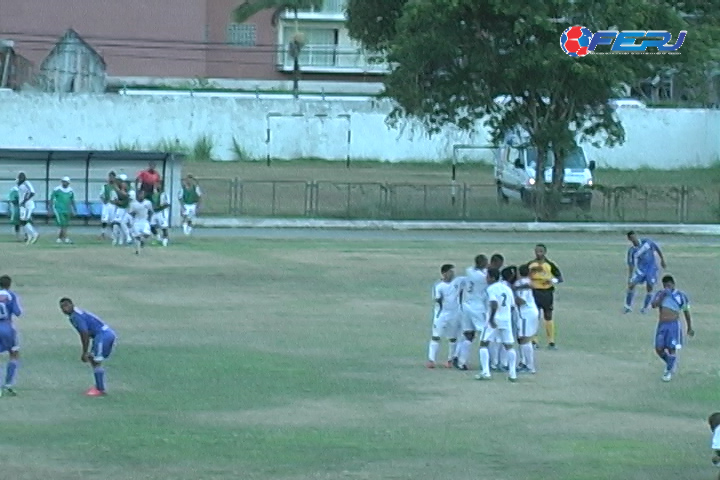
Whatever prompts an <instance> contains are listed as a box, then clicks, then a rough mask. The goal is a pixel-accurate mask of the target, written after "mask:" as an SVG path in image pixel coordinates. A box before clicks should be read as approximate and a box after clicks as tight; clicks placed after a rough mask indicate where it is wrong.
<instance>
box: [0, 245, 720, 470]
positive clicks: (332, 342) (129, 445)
mask: <svg viewBox="0 0 720 480" xmlns="http://www.w3.org/2000/svg"><path fill="white" fill-rule="evenodd" d="M488 238H490V237H488ZM514 238H515V239H516V240H520V241H518V242H513V241H500V239H499V238H497V236H495V237H492V238H491V239H490V240H485V239H484V237H483V236H482V235H477V234H474V235H472V236H471V235H463V234H458V240H457V241H423V240H421V239H415V240H407V239H405V240H400V239H393V238H388V239H384V240H373V241H370V240H362V239H345V240H343V239H337V240H331V239H315V240H301V239H295V240H291V239H290V240H288V239H276V240H268V239H263V240H260V239H251V238H231V239H205V238H193V239H191V240H185V239H179V240H178V241H177V242H176V243H175V244H174V245H172V246H171V247H170V248H167V249H162V248H152V249H149V250H148V251H147V252H145V253H146V255H145V256H144V257H141V258H136V257H135V256H134V255H132V254H131V253H130V251H128V250H126V249H122V248H120V249H113V248H111V247H109V246H105V245H97V243H96V242H94V241H91V240H89V239H87V240H85V241H84V242H83V241H82V239H80V240H81V242H80V244H78V245H75V246H70V247H65V248H63V246H55V245H54V244H50V243H49V242H50V240H48V239H47V237H46V238H44V239H41V241H40V242H39V243H38V244H37V245H35V246H34V247H25V246H23V245H19V244H15V243H10V242H4V243H3V244H2V250H3V262H2V271H1V273H3V274H4V273H7V274H10V275H12V276H13V277H14V278H15V285H14V287H15V290H16V291H17V292H18V293H19V294H20V295H21V297H22V300H23V305H24V307H25V317H24V318H22V319H21V320H20V321H19V322H18V325H19V328H20V329H21V334H22V342H23V355H24V360H23V363H22V367H21V370H20V372H19V377H18V383H19V384H18V390H19V392H20V396H18V397H16V398H5V397H3V398H2V399H0V418H1V419H2V420H0V471H2V473H3V474H2V477H3V478H8V479H14V480H35V479H41V478H42V479H47V478H51V479H53V480H71V479H72V480H77V479H78V478H102V479H104V480H124V479H128V480H129V479H133V480H136V479H137V480H139V479H145V480H155V479H157V480H160V479H163V480H165V479H174V480H197V479H202V480H213V479H217V480H219V479H279V480H300V479H318V480H319V479H325V480H331V479H332V480H334V479H407V480H410V479H413V480H437V479H443V478H448V479H454V480H466V479H467V480H470V479H473V480H476V479H493V480H519V479H549V478H552V479H554V480H590V479H628V480H677V479H694V480H697V479H708V480H709V479H711V478H715V475H716V474H715V472H714V471H713V469H712V467H711V465H710V461H709V454H710V449H709V430H708V428H707V426H706V424H705V423H704V422H705V418H706V417H707V415H708V414H709V413H710V412H712V411H714V410H718V409H719V408H718V403H717V399H718V394H717V392H718V375H719V373H720V372H719V371H718V364H717V338H718V334H720V325H719V324H718V323H717V322H716V319H715V314H716V295H715V290H716V285H717V280H718V275H717V270H716V267H715V266H716V265H717V264H718V263H717V262H718V260H719V257H720V254H718V250H717V248H716V247H712V248H711V247H709V246H703V245H702V244H689V245H683V243H682V241H671V240H670V239H659V240H660V241H661V245H663V246H664V248H665V251H666V256H667V258H668V263H669V268H670V271H671V272H672V273H673V274H675V275H676V276H677V278H678V281H679V284H680V286H681V287H682V288H684V289H686V290H687V291H688V292H689V294H690V295H691V297H692V300H693V302H694V307H693V308H694V315H695V317H696V330H697V337H696V338H695V339H693V340H692V341H690V342H689V345H687V347H686V348H685V349H683V350H682V354H681V359H680V373H679V375H678V376H677V377H676V378H675V379H673V381H672V382H671V383H669V384H665V383H662V382H661V381H660V375H661V373H662V372H661V371H662V366H661V363H660V361H659V360H657V359H656V358H655V357H654V355H653V353H652V349H651V340H652V337H653V332H654V326H655V322H654V316H651V315H647V316H641V315H639V314H632V315H628V316H623V315H621V314H620V313H619V312H620V306H621V303H622V298H623V282H624V280H625V267H624V265H623V259H624V252H625V248H626V245H625V244H624V242H623V241H622V238H617V237H603V236H598V235H592V236H577V235H576V236H573V237H570V238H567V237H565V238H567V240H565V241H553V242H550V241H549V242H548V244H549V247H550V251H549V254H550V256H551V258H553V259H555V260H556V261H557V262H558V263H559V264H560V266H561V267H562V268H563V269H564V271H565V275H566V277H567V282H566V284H565V285H563V287H562V288H561V290H560V292H559V295H558V297H559V298H558V307H557V319H558V344H559V346H560V350H559V351H556V352H549V351H545V350H539V351H538V357H539V358H538V368H539V372H538V374H537V375H535V376H523V377H521V380H520V381H519V382H518V383H516V384H510V383H508V382H506V381H504V378H501V377H496V378H495V379H494V380H493V381H492V382H490V383H480V382H476V381H475V380H473V379H472V374H473V373H475V372H468V373H467V374H466V373H464V372H459V371H451V370H444V369H440V370H434V371H429V370H426V369H424V368H423V367H422V364H423V361H424V357H425V352H426V345H427V343H426V342H427V340H428V334H429V329H430V304H429V291H430V285H431V284H432V283H433V282H434V281H435V279H436V277H437V271H436V270H437V268H438V266H439V265H440V264H441V263H443V262H446V261H452V262H456V263H457V264H458V266H465V265H466V264H468V263H469V260H470V259H471V258H472V257H473V256H474V255H475V254H477V253H479V252H480V251H484V252H486V253H493V252H495V251H501V252H502V253H504V254H505V256H506V258H507V259H508V260H509V261H510V262H520V261H523V260H527V259H528V255H529V254H530V253H531V252H532V245H533V243H534V242H535V241H537V240H540V238H531V237H521V236H517V237H514ZM63 295H68V296H70V297H72V298H73V299H75V301H76V303H77V305H78V306H80V307H81V308H86V309H88V310H90V311H92V312H94V313H96V314H98V315H99V316H101V317H102V318H104V319H105V320H106V321H107V322H108V323H109V324H110V325H111V326H112V327H114V329H115V330H116V331H117V332H118V334H119V338H120V339H119V344H118V346H117V348H116V350H115V352H114V354H113V357H112V358H111V359H110V361H109V362H108V363H107V381H108V387H109V389H110V395H109V396H108V397H106V398H86V397H83V396H82V395H81V393H82V392H83V391H84V390H85V389H86V388H87V387H88V386H89V384H90V381H91V375H90V372H89V368H88V367H87V366H86V365H84V364H82V363H81V362H80V361H79V356H80V347H79V341H78V339H77V335H76V334H75V332H74V331H73V330H72V328H71V327H70V325H69V323H68V321H67V319H66V318H64V317H63V316H62V315H61V313H60V311H59V309H58V307H57V300H58V299H59V298H60V297H61V296H63ZM441 355H444V351H443V352H441ZM475 357H476V356H475V355H473V360H474V361H473V365H472V366H473V368H474V367H475V366H476V363H477V362H476V360H475Z"/></svg>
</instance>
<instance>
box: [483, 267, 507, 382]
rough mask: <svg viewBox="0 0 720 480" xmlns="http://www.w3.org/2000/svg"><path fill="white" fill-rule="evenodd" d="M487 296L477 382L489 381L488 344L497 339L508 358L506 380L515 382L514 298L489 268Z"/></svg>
mask: <svg viewBox="0 0 720 480" xmlns="http://www.w3.org/2000/svg"><path fill="white" fill-rule="evenodd" d="M487 282H488V288H487V296H488V307H489V311H490V312H489V315H488V319H487V323H486V324H485V327H484V328H483V331H482V333H481V334H480V351H479V354H480V370H481V371H480V373H479V374H478V375H477V376H476V377H475V378H476V379H477V380H489V379H490V378H491V375H490V352H489V351H488V346H489V345H490V342H493V341H495V340H496V339H497V338H499V339H500V342H501V343H502V344H503V346H504V347H505V350H506V351H507V358H508V366H509V370H508V380H510V381H511V382H514V381H516V380H517V369H516V365H517V353H516V352H515V349H514V348H513V344H514V343H515V339H514V338H513V334H512V308H513V306H514V305H515V296H514V294H513V292H512V290H511V289H510V287H508V286H507V285H505V284H504V283H502V282H500V272H499V271H498V270H497V269H494V268H491V269H489V270H488V272H487Z"/></svg>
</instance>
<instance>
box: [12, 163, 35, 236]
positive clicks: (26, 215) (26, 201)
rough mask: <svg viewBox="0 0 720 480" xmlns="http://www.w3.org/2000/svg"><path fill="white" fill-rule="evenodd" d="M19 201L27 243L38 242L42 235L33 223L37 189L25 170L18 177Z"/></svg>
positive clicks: (21, 221) (21, 223)
mask: <svg viewBox="0 0 720 480" xmlns="http://www.w3.org/2000/svg"><path fill="white" fill-rule="evenodd" d="M17 189H18V202H19V207H20V225H22V226H23V228H24V229H25V234H26V235H27V243H28V244H31V243H35V242H37V239H38V237H39V236H40V235H39V234H38V232H37V230H35V227H34V226H33V224H32V214H33V212H34V211H35V200H33V198H34V197H35V189H34V188H33V186H32V184H31V183H30V182H29V181H28V180H27V177H26V176H25V173H24V172H20V173H18V177H17Z"/></svg>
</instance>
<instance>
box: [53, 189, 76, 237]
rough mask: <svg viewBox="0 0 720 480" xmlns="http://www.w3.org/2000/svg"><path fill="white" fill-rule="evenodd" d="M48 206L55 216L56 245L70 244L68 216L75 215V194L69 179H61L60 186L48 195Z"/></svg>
mask: <svg viewBox="0 0 720 480" xmlns="http://www.w3.org/2000/svg"><path fill="white" fill-rule="evenodd" d="M50 205H51V208H52V212H53V214H54V215H55V223H57V226H58V228H59V229H60V230H59V231H58V238H57V240H56V242H57V243H72V241H71V240H70V238H68V236H67V230H68V225H69V224H70V216H71V215H75V214H76V212H77V209H76V208H75V192H74V191H73V189H72V187H71V186H70V177H63V178H62V179H61V180H60V185H58V186H57V187H55V188H54V189H53V191H52V194H51V195H50Z"/></svg>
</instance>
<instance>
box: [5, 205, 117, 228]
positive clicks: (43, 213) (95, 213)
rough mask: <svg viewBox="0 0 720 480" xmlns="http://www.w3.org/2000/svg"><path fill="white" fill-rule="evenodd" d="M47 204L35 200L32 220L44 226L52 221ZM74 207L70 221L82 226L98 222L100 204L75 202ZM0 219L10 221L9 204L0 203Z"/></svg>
mask: <svg viewBox="0 0 720 480" xmlns="http://www.w3.org/2000/svg"><path fill="white" fill-rule="evenodd" d="M49 203H50V202H48V201H45V200H36V201H35V211H34V212H33V219H41V220H43V221H44V222H45V224H46V225H47V224H49V223H50V222H51V220H53V219H54V214H53V213H52V212H51V211H50V210H49V208H48V207H49ZM75 207H76V208H77V214H76V215H75V216H73V217H71V219H70V220H71V221H72V220H73V219H75V220H80V221H81V222H82V223H83V224H84V225H89V224H90V221H91V220H98V221H99V220H100V215H101V214H102V207H103V204H102V202H75ZM0 218H4V219H5V220H9V219H10V202H1V203H0Z"/></svg>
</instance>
